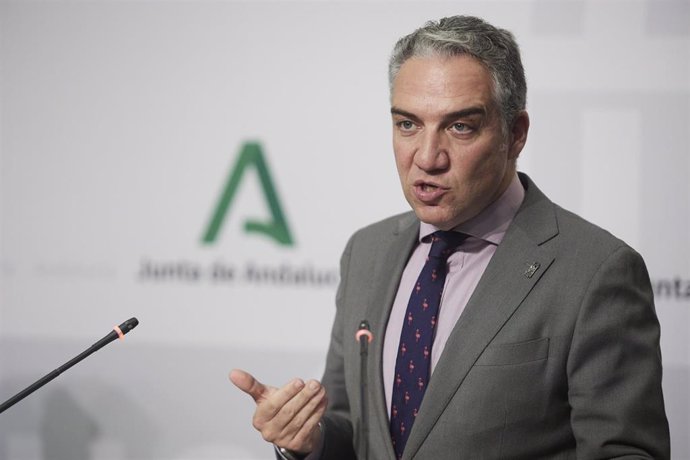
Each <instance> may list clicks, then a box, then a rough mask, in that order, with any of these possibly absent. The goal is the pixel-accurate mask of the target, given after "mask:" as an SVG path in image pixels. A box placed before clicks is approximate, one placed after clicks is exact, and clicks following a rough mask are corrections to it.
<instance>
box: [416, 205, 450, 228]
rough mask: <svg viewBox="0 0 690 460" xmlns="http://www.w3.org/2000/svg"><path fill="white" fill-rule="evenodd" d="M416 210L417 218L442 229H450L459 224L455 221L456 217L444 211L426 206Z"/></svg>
mask: <svg viewBox="0 0 690 460" xmlns="http://www.w3.org/2000/svg"><path fill="white" fill-rule="evenodd" d="M414 212H415V214H416V215H417V219H419V220H421V221H422V222H424V223H426V224H431V225H433V226H434V227H436V228H439V229H441V230H450V229H452V228H453V227H455V226H456V225H457V224H456V223H455V222H454V221H455V219H454V218H453V216H448V215H447V214H446V213H444V212H437V210H433V211H432V210H429V209H424V208H415V209H414Z"/></svg>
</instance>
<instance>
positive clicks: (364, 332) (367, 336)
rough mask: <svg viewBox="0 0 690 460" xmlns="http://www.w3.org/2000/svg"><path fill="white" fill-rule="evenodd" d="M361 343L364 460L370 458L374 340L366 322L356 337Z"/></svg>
mask: <svg viewBox="0 0 690 460" xmlns="http://www.w3.org/2000/svg"><path fill="white" fill-rule="evenodd" d="M355 337H356V339H357V341H358V342H359V366H360V367H359V376H360V380H359V402H360V411H361V414H362V417H361V420H360V428H361V431H360V438H361V440H360V442H362V451H363V456H362V460H367V459H368V458H369V408H368V401H367V399H368V382H369V378H368V377H367V360H368V356H369V342H371V341H372V339H373V338H374V336H373V334H372V333H371V331H370V330H369V323H368V322H367V321H366V320H364V321H362V322H361V323H360V324H359V329H358V331H357V334H356V335H355Z"/></svg>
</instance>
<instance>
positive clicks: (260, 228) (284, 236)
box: [202, 142, 295, 246]
mask: <svg viewBox="0 0 690 460" xmlns="http://www.w3.org/2000/svg"><path fill="white" fill-rule="evenodd" d="M251 166H253V167H254V168H256V171H257V173H258V174H259V180H260V182H261V189H262V190H263V192H264V197H265V198H266V202H267V203H268V207H269V209H270V210H271V216H272V220H271V221H269V222H260V221H256V220H252V219H250V220H247V221H246V222H245V223H244V230H245V231H246V232H247V233H252V232H255V233H263V234H264V235H266V236H269V237H271V238H273V239H274V240H276V241H277V242H278V243H280V244H282V245H285V246H294V244H295V243H294V240H293V239H292V235H291V234H290V229H289V228H288V224H287V220H286V219H285V216H284V215H283V210H282V208H281V206H280V201H279V200H278V195H277V194H276V191H275V187H274V186H273V181H272V180H271V174H270V173H269V171H268V165H267V164H266V160H264V155H263V152H262V150H261V146H260V145H259V144H258V143H256V142H247V143H245V144H244V145H243V146H242V151H241V152H240V154H239V157H238V159H237V163H235V165H234V166H233V168H232V169H231V170H230V175H229V176H228V180H227V183H226V184H225V189H224V190H223V193H222V194H221V196H220V199H219V200H218V204H217V205H216V208H215V211H214V212H213V216H212V217H211V221H210V222H209V224H208V228H207V229H206V232H205V233H204V237H203V240H202V242H203V243H204V244H211V243H213V242H215V241H216V238H217V237H218V232H219V231H220V228H221V226H222V225H223V221H224V220H225V216H226V215H227V213H228V211H229V210H230V205H231V204H232V200H233V199H234V198H235V192H237V188H238V187H239V185H240V182H241V181H242V177H243V176H244V173H245V172H247V168H249V167H251Z"/></svg>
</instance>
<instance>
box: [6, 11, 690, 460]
mask: <svg viewBox="0 0 690 460" xmlns="http://www.w3.org/2000/svg"><path fill="white" fill-rule="evenodd" d="M460 13H462V14H474V15H479V16H482V17H484V18H486V19H487V20H489V21H490V22H492V23H494V24H496V25H498V26H501V27H504V28H507V29H509V30H512V31H513V32H514V33H515V35H516V37H517V40H518V42H519V43H520V45H521V48H522V50H523V55H524V64H525V68H526V72H527V77H528V86H529V100H528V107H529V111H530V115H531V119H532V129H531V132H530V139H529V142H528V144H527V147H526V149H525V151H523V154H522V159H521V163H520V168H521V169H522V170H523V171H526V172H528V173H529V174H530V175H531V176H532V177H533V178H534V179H535V181H536V182H537V183H538V184H539V186H540V188H542V190H544V191H545V192H546V193H547V194H549V195H550V197H551V198H552V199H554V201H556V202H558V203H560V204H561V205H563V206H565V207H568V208H570V209H572V210H573V211H575V212H578V213H580V214H581V215H583V216H584V217H586V218H588V219H590V220H593V221H594V222H595V223H597V224H599V225H601V226H603V227H605V228H607V229H609V230H611V231H612V232H613V233H615V234H617V235H618V236H620V237H622V238H623V239H625V240H626V241H628V242H629V243H630V244H631V245H633V246H634V247H635V248H637V249H638V250H639V251H640V252H641V253H642V254H643V255H644V256H645V259H646V261H647V263H648V266H649V269H650V273H651V276H652V278H653V281H654V283H655V286H656V287H657V293H656V294H657V310H658V314H659V317H660V321H661V324H662V347H663V354H664V368H665V374H664V388H665V392H666V401H667V410H668V415H669V418H670V423H671V431H672V436H673V438H672V445H673V452H674V458H678V459H690V441H688V437H687V433H688V432H690V398H689V396H688V388H690V339H689V338H688V328H689V326H690V241H689V238H688V235H690V185H689V182H688V179H687V178H688V175H689V174H690V155H689V154H690V134H689V133H690V2H688V1H665V0H657V1H596V2H595V1H546V0H531V1H483V2H461V1H456V2H446V3H443V2H415V1H380V2H368V3H365V2H357V1H342V2H326V1H319V2H295V1H281V2H229V1H227V2H223V1H213V2H211V1H208V2H206V1H198V2H192V1H179V2H172V1H98V2H97V1H63V0H54V1H44V2H41V1H6V0H2V1H0V149H1V150H0V181H1V182H0V401H3V400H5V399H7V398H9V397H10V396H12V395H13V394H14V393H16V392H17V391H19V390H20V389H21V388H23V387H24V386H26V385H28V384H29V383H31V382H33V381H34V380H36V379H37V378H39V377H40V376H42V375H43V374H45V373H47V372H49V371H50V370H52V369H54V368H55V367H57V366H58V365H59V364H61V363H62V362H64V361H66V360H67V359H69V358H71V357H72V356H74V355H76V354H77V353H79V352H81V351H82V350H83V349H85V348H86V347H88V346H89V345H90V344H91V343H93V342H94V341H96V340H97V339H99V338H100V337H101V336H103V335H105V334H106V333H107V332H108V330H109V329H110V327H111V326H113V325H114V324H117V323H120V322H122V321H123V320H125V319H127V318H129V317H131V316H137V317H138V318H139V320H140V321H141V325H140V326H139V327H138V328H137V329H136V330H135V331H134V332H132V333H131V334H130V335H128V336H127V338H126V340H125V341H123V342H117V343H114V344H112V345H110V346H109V347H108V348H106V349H104V350H103V351H101V352H100V353H99V354H98V355H95V356H93V357H91V358H89V359H88V360H87V361H85V362H83V363H82V364H81V365H80V366H79V367H76V368H74V369H72V370H71V371H69V373H66V374H64V375H62V376H61V377H59V378H58V379H57V380H55V381H54V382H52V383H51V384H49V385H48V386H46V387H45V388H43V390H41V392H39V393H36V394H34V395H33V396H31V397H30V398H28V399H26V400H25V401H23V402H21V403H20V404H19V405H17V406H15V407H13V408H12V409H10V410H8V411H7V412H5V413H3V414H1V415H0V459H7V460H15V459H41V458H46V459H57V460H62V459H64V460H68V459H69V460H82V459H84V460H86V459H94V460H96V459H166V460H167V459H171V460H172V459H220V458H223V459H259V458H269V457H270V448H269V447H268V446H267V445H266V444H265V443H263V441H262V440H261V438H260V436H259V435H258V434H257V433H255V432H254V431H253V429H252V428H251V423H250V419H251V413H252V408H253V404H252V403H251V401H250V399H249V398H248V397H246V396H244V395H242V394H240V393H239V392H238V391H236V390H235V389H234V387H232V386H231V384H230V383H229V382H228V381H227V372H228V371H229V370H230V369H231V368H233V367H244V368H247V369H250V370H252V371H254V372H255V374H256V375H257V376H258V377H259V378H261V379H264V380H266V381H268V382H271V383H275V384H282V383H284V382H286V381H287V380H289V379H290V378H292V377H294V376H302V377H304V378H310V377H316V378H318V377H319V376H320V374H321V371H322V368H323V359H324V356H325V352H326V347H327V344H328V336H329V332H330V331H329V330H330V323H331V320H332V317H333V313H334V307H333V296H334V292H335V288H336V282H337V272H336V269H337V263H338V258H339V255H340V251H341V250H342V248H343V246H344V244H345V242H346V239H347V237H348V236H349V234H350V233H351V232H352V231H354V230H355V229H357V228H358V227H360V226H362V225H365V224H367V223H370V222H372V221H374V220H379V219H381V218H383V217H386V216H388V215H390V214H393V213H396V212H399V211H401V210H404V209H406V208H407V205H406V203H405V202H404V200H403V198H402V193H400V190H399V186H398V183H397V176H396V173H395V168H394V164H393V159H392V151H391V147H390V120H389V115H388V109H389V107H388V94H387V93H388V89H387V80H386V70H387V69H386V67H387V59H388V55H389V52H390V49H391V47H392V45H393V43H394V42H395V40H396V39H397V38H398V37H400V36H402V35H404V34H406V33H408V32H410V31H412V30H413V29H414V28H416V27H418V26H419V25H421V24H422V23H423V22H424V21H425V20H427V19H436V18H439V17H442V16H448V15H452V14H460ZM246 142H258V143H259V145H260V147H261V151H262V153H263V157H264V159H265V161H266V164H267V167H268V170H269V173H270V182H271V184H272V185H273V187H274V188H275V191H276V194H277V197H278V201H279V205H280V208H281V210H282V212H283V214H284V218H285V221H286V223H287V225H288V228H289V232H290V234H291V236H292V237H293V238H294V241H295V244H294V245H293V246H289V245H287V246H286V245H281V244H278V243H277V242H276V241H275V240H274V239H272V238H270V237H267V236H266V235H265V234H262V233H257V232H247V231H245V229H244V225H245V222H246V221H247V220H256V221H263V222H270V221H271V212H270V210H269V207H268V204H267V200H266V199H265V197H264V189H263V188H262V186H261V182H260V181H259V179H258V175H257V173H256V170H255V169H252V168H248V169H247V171H248V172H247V174H246V175H244V176H243V178H242V181H241V183H240V185H239V187H238V189H237V193H236V194H235V195H234V199H233V200H232V201H231V204H230V207H229V210H228V212H227V214H226V216H225V219H224V221H223V226H222V227H221V229H220V231H219V233H218V236H217V238H216V240H215V241H214V242H213V243H211V244H203V243H202V236H203V235H204V232H205V230H206V228H207V225H208V223H209V220H210V219H211V215H212V214H213V212H214V209H215V206H216V204H217V202H218V200H219V197H220V196H221V194H222V192H223V189H224V187H225V185H226V180H227V179H228V176H229V174H230V171H231V170H232V168H233V166H234V164H235V162H236V161H237V158H238V155H239V154H240V152H241V151H242V147H243V145H244V144H245V143H246ZM214 273H215V276H214ZM219 274H223V275H224V276H218V275H219Z"/></svg>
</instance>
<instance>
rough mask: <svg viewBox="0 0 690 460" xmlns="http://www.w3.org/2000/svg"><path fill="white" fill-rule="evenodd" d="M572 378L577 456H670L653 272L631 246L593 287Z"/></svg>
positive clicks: (614, 257)
mask: <svg viewBox="0 0 690 460" xmlns="http://www.w3.org/2000/svg"><path fill="white" fill-rule="evenodd" d="M567 372H568V398H569V401H570V404H571V407H572V412H571V424H572V429H573V433H574V435H575V439H576V441H577V458H583V459H584V458H587V459H595V458H654V459H668V458H670V445H669V444H670V441H669V430H668V421H667V420H666V414H665V409H664V401H663V396H662V389H661V377H662V367H661V352H660V346H659V322H658V320H657V317H656V312H655V309H654V299H653V294H652V288H651V284H650V281H649V275H648V273H647V269H646V267H645V265H644V262H643V260H642V258H641V256H640V255H639V254H637V253H636V252H635V251H634V250H632V249H631V248H629V247H627V246H623V247H619V248H618V249H617V250H615V251H614V252H612V254H611V255H610V256H609V257H608V258H607V259H606V260H605V261H604V262H603V264H602V265H601V267H600V268H599V270H598V271H597V272H596V273H595V274H594V276H593V277H592V280H591V282H590V283H589V287H588V289H587V291H586V294H585V295H584V297H583V301H582V305H581V308H580V311H579V314H578V318H577V322H576V324H575V328H574V333H573V338H572V344H571V349H570V353H569V355H568V362H567Z"/></svg>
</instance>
